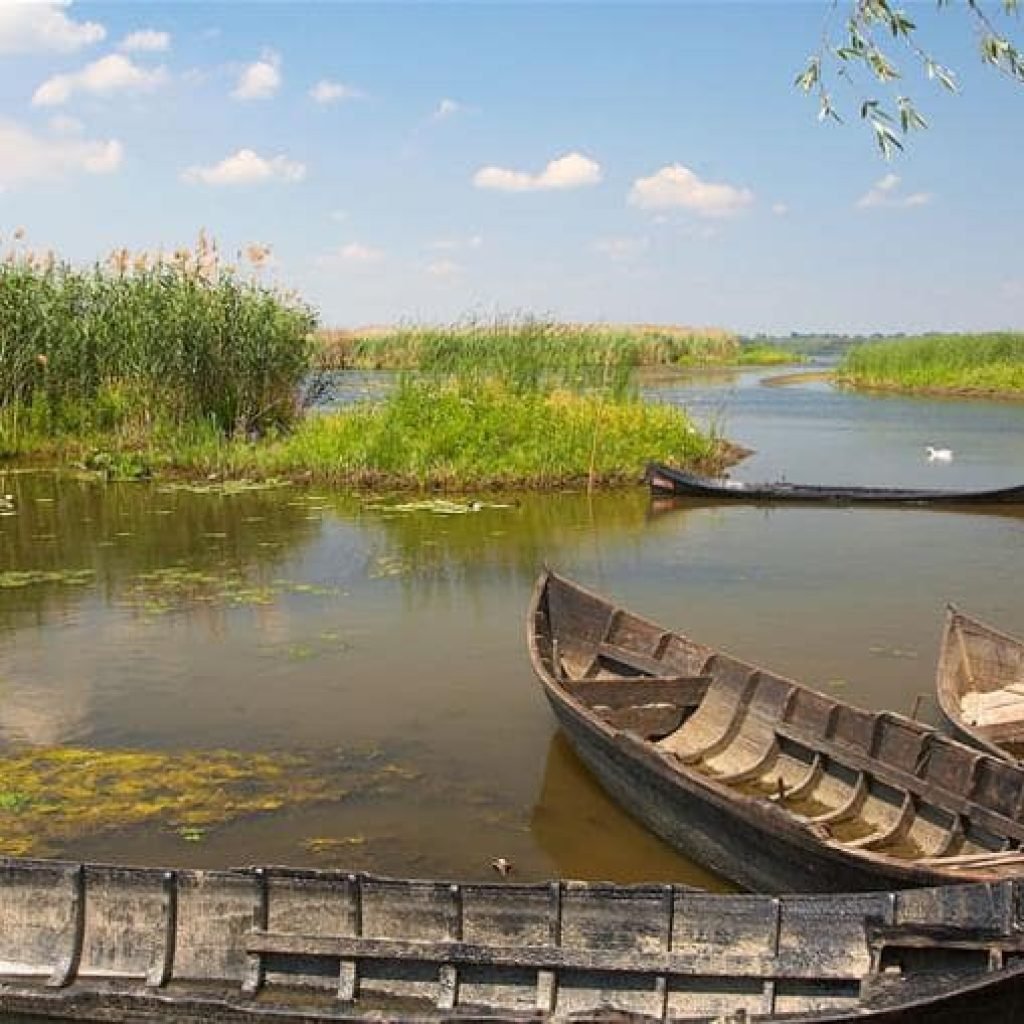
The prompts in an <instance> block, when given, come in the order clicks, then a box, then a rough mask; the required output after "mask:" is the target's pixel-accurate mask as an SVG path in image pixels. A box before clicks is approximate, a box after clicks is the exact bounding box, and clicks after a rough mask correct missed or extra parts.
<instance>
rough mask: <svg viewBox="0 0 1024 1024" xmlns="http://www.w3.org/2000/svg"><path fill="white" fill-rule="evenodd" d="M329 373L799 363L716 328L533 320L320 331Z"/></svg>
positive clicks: (778, 348)
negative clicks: (525, 365) (519, 364)
mask: <svg viewBox="0 0 1024 1024" xmlns="http://www.w3.org/2000/svg"><path fill="white" fill-rule="evenodd" d="M317 337H318V341H319V343H320V347H321V353H322V358H323V361H324V365H325V366H327V367H330V368H334V369H361V370H418V371H422V372H428V373H430V372H437V371H438V370H443V371H445V372H458V371H460V370H461V369H463V368H466V367H471V368H473V369H474V370H479V369H481V368H483V367H502V366H507V365H509V363H512V362H515V361H518V360H522V359H527V360H528V361H530V362H531V363H533V364H537V363H540V364H541V365H546V366H552V367H554V366H557V367H562V368H565V367H605V368H617V367H631V368H632V367H653V366H675V367H707V366H716V367H717V366H775V365H781V364H785V363H798V362H800V361H801V360H800V357H799V356H798V355H796V354H795V353H793V352H790V351H788V350H787V349H785V348H783V347H781V346H777V345H770V344H763V343H754V342H746V341H743V340H742V339H740V337H739V336H738V335H736V334H734V333H733V332H731V331H728V330H725V329H724V328H721V327H689V326H683V325H678V324H638V323H560V322H558V321H553V320H547V319H543V318H534V317H529V316H527V317H514V318H507V319H502V318H496V319H494V320H479V321H475V320H474V321H466V322H461V323H456V324H449V325H441V326H398V327H392V326H374V327H361V328H352V329H337V328H336V329H325V330H321V331H319V332H318V335H317Z"/></svg>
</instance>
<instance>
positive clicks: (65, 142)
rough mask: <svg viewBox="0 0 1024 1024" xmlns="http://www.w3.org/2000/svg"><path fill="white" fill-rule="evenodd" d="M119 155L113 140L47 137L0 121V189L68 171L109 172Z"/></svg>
mask: <svg viewBox="0 0 1024 1024" xmlns="http://www.w3.org/2000/svg"><path fill="white" fill-rule="evenodd" d="M123 158H124V149H123V147H122V146H121V143H120V142H118V141H117V140H116V139H108V140H106V141H101V140H99V139H81V138H48V137H46V136H41V135H36V134H34V133H33V132H31V131H29V129H27V128H23V127H22V126H21V125H19V124H16V123H15V122H13V121H0V190H2V189H5V188H14V187H16V186H18V185H21V184H23V183H26V182H34V181H40V180H46V179H57V178H64V177H67V176H68V175H70V174H77V173H84V174H110V173H112V172H113V171H116V170H117V168H118V167H120V166H121V161H122V160H123Z"/></svg>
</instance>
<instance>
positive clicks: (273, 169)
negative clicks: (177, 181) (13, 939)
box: [181, 149, 306, 185]
mask: <svg viewBox="0 0 1024 1024" xmlns="http://www.w3.org/2000/svg"><path fill="white" fill-rule="evenodd" d="M305 176H306V165H305V164H301V163H298V162H297V161H295V160H289V159H288V158H287V157H286V156H273V157H262V156H260V155H259V153H256V152H254V151H253V150H251V149H240V150H239V151H238V152H237V153H234V154H232V155H231V156H228V157H225V158H224V159H223V160H221V162H220V163H219V164H213V166H211V167H198V166H194V167H188V168H186V169H185V170H184V171H183V172H182V175H181V179H182V181H186V182H188V183H189V184H191V185H196V184H202V185H257V184H260V183H263V182H268V181H288V182H294V181H302V179H303V178H305Z"/></svg>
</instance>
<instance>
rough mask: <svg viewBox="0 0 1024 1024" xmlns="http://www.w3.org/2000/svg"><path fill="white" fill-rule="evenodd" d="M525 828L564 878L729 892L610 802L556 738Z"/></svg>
mask: <svg viewBox="0 0 1024 1024" xmlns="http://www.w3.org/2000/svg"><path fill="white" fill-rule="evenodd" d="M530 828H531V830H532V832H533V836H534V838H535V839H536V840H537V842H538V843H539V844H540V845H541V847H542V848H543V849H544V852H545V853H547V855H548V856H549V857H550V858H551V861H552V863H553V864H554V866H555V869H556V870H557V873H558V874H559V875H560V876H561V877H564V878H590V879H595V878H599V879H607V880H608V881H612V882H623V883H626V882H654V881H666V882H668V881H672V882H682V883H684V884H687V885H694V886H697V887H698V888H701V889H716V890H723V891H725V890H728V889H729V888H731V887H730V886H729V884H728V883H727V882H725V881H724V880H722V879H720V878H718V877H717V876H715V875H712V874H710V873H709V872H707V871H705V870H703V869H702V868H700V867H698V866H697V865H695V864H692V863H691V862H690V861H688V860H686V859H685V858H683V857H681V856H679V855H678V854H676V853H675V852H674V851H673V850H672V849H671V847H669V846H667V845H666V844H665V843H663V842H661V840H659V839H657V838H656V837H655V836H654V835H652V834H651V833H650V832H648V831H647V830H646V829H644V828H643V827H641V826H640V825H638V824H637V823H636V822H635V821H634V820H633V819H632V818H630V817H629V816H628V815H627V814H626V813H625V811H623V810H622V809H621V808H620V807H619V806H618V805H617V804H615V803H613V802H612V801H611V799H610V798H609V797H607V796H606V795H605V793H604V791H603V790H602V789H601V788H600V787H599V786H598V785H597V783H596V782H595V781H594V780H593V778H592V777H591V775H590V773H589V772H588V771H587V769H586V768H585V767H584V765H583V764H582V762H581V761H580V760H579V759H578V758H577V757H576V755H575V754H574V753H573V752H572V748H571V747H570V746H569V743H568V741H567V740H566V739H565V738H564V737H563V736H562V735H561V733H559V734H557V735H556V736H554V737H553V738H552V740H551V746H550V748H549V750H548V756H547V761H546V763H545V768H544V781H543V783H542V785H541V790H540V793H539V795H538V797H537V803H536V806H535V807H534V809H533V814H532V816H531V818H530Z"/></svg>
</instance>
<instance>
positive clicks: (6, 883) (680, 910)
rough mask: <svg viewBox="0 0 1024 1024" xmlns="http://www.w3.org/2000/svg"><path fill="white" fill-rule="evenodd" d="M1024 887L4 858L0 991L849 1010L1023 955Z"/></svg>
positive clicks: (271, 1011)
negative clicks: (483, 876)
mask: <svg viewBox="0 0 1024 1024" xmlns="http://www.w3.org/2000/svg"><path fill="white" fill-rule="evenodd" d="M1022 895H1024V893H1022V891H1021V890H1020V883H1015V882H1011V881H1008V880H1007V881H1004V882H998V883H992V884H981V885H965V886H955V887H946V888H933V889H915V890H910V891H906V892H875V893H857V894H853V895H818V896H787V897H769V896H741V895H715V894H710V893H704V892H699V891H697V890H692V889H688V888H686V887H684V886H672V885H638V886H616V885H613V884H611V883H586V882H551V883H548V882H543V883H536V884H529V883H513V884H506V883H501V882H490V883H462V884H452V883H447V882H439V881H429V880H405V879H387V878H379V877H375V876H368V875H356V874H348V873H345V872H342V871H302V870H294V869H286V868H249V869H238V870H225V871H196V870H180V871H161V870H158V869H153V868H132V867H108V866H103V865H89V864H85V865H83V864H70V863H60V862H52V861H51V862H44V861H21V860H7V861H2V862H0V917H2V919H3V921H4V922H5V927H4V929H3V930H2V932H0V1012H5V1011H9V1010H10V1009H11V1008H12V1007H21V1008H23V1009H24V1008H34V1009H36V1010H42V1009H45V1010H47V1011H48V1012H49V1011H52V1012H55V1013H57V1015H59V1016H67V1015H71V1013H72V1011H73V1010H74V1008H75V1006H76V1005H78V1004H76V1002H75V1000H76V999H80V998H82V997H83V995H90V997H91V998H92V1000H93V1002H92V1003H90V1004H89V1005H90V1006H91V1008H92V1009H93V1010H95V1009H96V1008H97V1007H100V1008H102V1007H103V1006H104V1005H105V1004H104V1000H109V1003H110V1007H111V1013H110V1018H109V1019H118V1020H122V1019H128V1018H126V1017H124V1016H117V1015H116V1014H115V1013H114V1012H113V1011H114V1010H115V1009H116V1010H117V1011H119V1012H121V1013H122V1014H127V1015H128V1017H130V1019H131V1020H133V1021H143V1020H150V1019H163V1020H167V1019H175V1020H178V1019H188V1020H204V1019H215V1020H217V1021H234V1020H236V1019H238V1020H253V1019H257V1018H259V1016H260V1014H261V1013H265V1014H266V1015H267V1017H268V1018H269V1019H273V1020H282V1019H286V1020H288V1021H289V1022H291V1021H294V1020H299V1019H301V1020H302V1021H304V1022H306V1024H308V1022H310V1021H313V1020H321V1019H338V1018H339V1017H342V1016H344V1019H348V1020H352V1019H355V1015H357V1014H363V1015H364V1016H363V1017H362V1019H416V1020H429V1019H447V1020H451V1019H454V1018H455V1016H457V1015H459V1014H461V1015H462V1016H465V1013H466V1012H471V1011H473V1010H474V1009H475V1010H483V1009H486V1010H488V1011H490V1012H492V1013H494V1012H500V1014H501V1017H500V1019H503V1020H508V1019H518V1018H522V1019H529V1020H533V1021H536V1020H538V1019H543V1018H546V1017H548V1016H549V1015H556V1016H558V1017H559V1018H560V1019H563V1020H564V1019H567V1018H568V1017H569V1016H570V1015H572V1014H581V1015H586V1014H594V1013H595V1012H597V1011H601V1012H611V1011H619V1012H622V1013H634V1014H644V1015H647V1016H649V1017H650V1018H652V1019H656V1020H679V1021H684V1020H705V1021H706V1020H708V1019H709V1018H717V1017H719V1016H720V1015H726V1014H728V1015H730V1016H729V1019H730V1020H733V1019H736V1020H739V1019H741V1015H743V1014H747V1015H757V1014H764V1015H766V1017H765V1018H760V1017H759V1018H758V1019H774V1015H784V1014H797V1013H804V1014H812V1013H814V1012H815V1011H825V1010H828V1011H832V1010H834V1011H836V1012H840V1011H844V1010H845V1011H849V1012H850V1014H851V1017H855V1016H857V1014H858V1013H859V1012H860V1011H861V1010H862V1008H863V1007H864V1006H869V1005H871V1004H872V1002H873V1001H879V1002H880V1003H882V1004H883V1005H889V1004H891V1001H892V1000H893V999H896V1000H909V999H911V998H912V997H913V995H914V993H915V986H917V985H919V984H920V985H921V986H923V989H924V990H925V991H927V989H928V985H929V984H931V985H932V986H933V987H934V985H935V979H936V978H939V979H941V980H942V983H943V984H945V985H946V986H947V987H948V986H949V985H951V984H953V982H954V981H955V980H956V979H957V978H960V979H962V980H964V981H970V980H971V979H982V980H983V979H985V978H987V977H988V978H990V977H992V975H993V974H994V973H996V972H1000V971H1011V970H1016V971H1017V972H1018V973H1020V972H1022V971H1024V941H1022V937H1021V928H1022V925H1024V921H1022V919H1021V913H1022V908H1024V902H1022V900H1021V896H1022ZM214 997H216V998H217V999H218V1000H220V1001H219V1002H218V1003H217V1004H216V1010H215V1012H213V1011H212V1010H211V1011H210V1013H211V1015H210V1016H204V1015H203V1009H202V1007H203V1000H204V999H212V998H214ZM147 1007H150V1008H153V1007H155V1009H153V1013H152V1015H150V1014H149V1013H148V1011H147ZM175 1008H178V1010H179V1012H180V1013H181V1014H183V1016H182V1017H177V1016H175V1015H174V1014H175ZM232 1008H234V1009H232ZM235 1010H237V1011H238V1015H233V1014H234V1011H235ZM58 1011H59V1012H58ZM186 1011H188V1013H190V1014H192V1015H191V1016H189V1015H188V1013H186ZM289 1012H290V1013H292V1014H294V1015H295V1016H287V1014H288V1013H289ZM332 1015H335V1016H332ZM375 1015H376V1016H375ZM102 1019H108V1018H107V1017H103V1018H102ZM488 1019H492V1018H490V1017H489V1018H488ZM588 1019H590V1018H588ZM742 1019H745V1018H742ZM827 1019H828V1020H830V1021H835V1020H836V1019H837V1018H836V1017H835V1016H832V1015H829V1016H828V1018H827ZM915 1019H916V1018H915Z"/></svg>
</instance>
